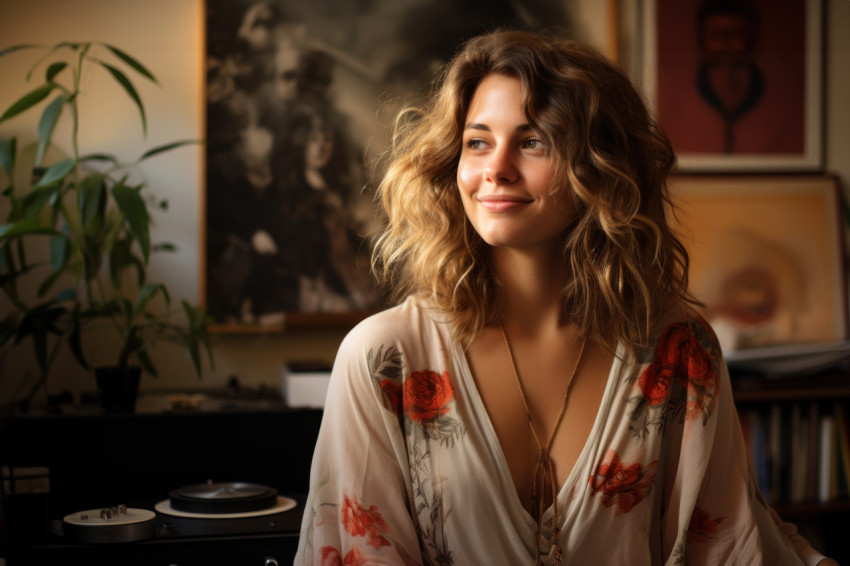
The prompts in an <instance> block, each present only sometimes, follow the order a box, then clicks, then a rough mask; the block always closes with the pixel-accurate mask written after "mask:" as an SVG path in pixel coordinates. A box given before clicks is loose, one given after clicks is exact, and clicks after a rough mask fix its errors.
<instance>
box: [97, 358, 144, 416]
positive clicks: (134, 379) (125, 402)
mask: <svg viewBox="0 0 850 566" xmlns="http://www.w3.org/2000/svg"><path fill="white" fill-rule="evenodd" d="M94 375H95V379H96V380H97V390H98V393H99V394H100V405H101V406H102V407H103V410H104V411H106V412H107V413H132V412H133V411H135V410H136V395H137V394H138V393H139V378H140V377H141V375H142V370H141V368H138V367H128V368H126V369H123V370H122V369H121V368H117V367H101V368H95V370H94Z"/></svg>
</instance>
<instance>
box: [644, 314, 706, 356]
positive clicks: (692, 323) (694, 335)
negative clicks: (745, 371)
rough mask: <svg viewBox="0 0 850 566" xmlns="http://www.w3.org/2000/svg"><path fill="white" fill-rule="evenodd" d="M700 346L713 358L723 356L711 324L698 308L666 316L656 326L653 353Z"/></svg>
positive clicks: (651, 346) (651, 343) (651, 344)
mask: <svg viewBox="0 0 850 566" xmlns="http://www.w3.org/2000/svg"><path fill="white" fill-rule="evenodd" d="M686 344H690V345H691V346H699V347H700V348H701V349H702V350H704V351H705V352H707V353H709V354H711V355H712V356H717V357H720V356H721V355H722V352H721V348H720V342H719V341H718V339H717V335H716V333H715V332H714V328H713V327H712V326H711V323H710V322H709V321H708V320H707V319H706V318H705V316H704V315H703V314H702V313H701V312H700V311H699V310H697V309H696V308H693V307H690V306H688V307H684V308H682V309H678V310H677V311H676V312H672V313H670V314H668V315H666V316H665V317H664V318H663V319H662V320H661V321H660V322H659V324H658V325H657V326H656V332H655V333H654V337H653V339H652V340H651V341H650V348H651V350H652V352H653V353H655V352H658V351H659V350H664V351H669V350H670V349H671V348H672V349H679V348H682V347H685V345H686Z"/></svg>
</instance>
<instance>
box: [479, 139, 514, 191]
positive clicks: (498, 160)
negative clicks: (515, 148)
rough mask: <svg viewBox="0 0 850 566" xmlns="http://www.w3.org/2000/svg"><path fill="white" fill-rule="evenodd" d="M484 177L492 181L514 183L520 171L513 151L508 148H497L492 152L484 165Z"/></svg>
mask: <svg viewBox="0 0 850 566" xmlns="http://www.w3.org/2000/svg"><path fill="white" fill-rule="evenodd" d="M484 177H485V178H486V180H487V181H488V182H490V183H495V184H501V183H513V182H514V181H516V180H517V177H518V173H517V168H516V164H515V163H514V160H513V156H512V155H511V152H510V151H509V150H508V149H506V148H497V149H495V150H493V152H492V153H491V154H490V156H489V158H488V160H487V164H486V166H485V167H484Z"/></svg>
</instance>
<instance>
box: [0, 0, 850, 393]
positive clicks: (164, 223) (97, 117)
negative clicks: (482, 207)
mask: <svg viewBox="0 0 850 566" xmlns="http://www.w3.org/2000/svg"><path fill="white" fill-rule="evenodd" d="M583 1H589V3H588V6H593V11H589V12H588V14H591V13H592V14H594V15H596V14H599V13H600V8H599V7H600V5H602V3H600V2H593V1H592V0H583ZM825 10H826V18H825V19H826V22H827V30H826V38H827V42H828V43H827V45H828V49H827V60H826V62H827V69H826V74H827V76H828V83H827V90H826V104H827V107H826V111H827V120H826V122H827V138H826V141H827V145H826V147H827V149H826V166H827V169H828V170H831V171H835V172H837V173H838V174H839V175H840V176H841V177H842V179H844V186H845V188H846V186H847V179H850V151H849V150H850V111H849V110H848V108H847V104H846V101H847V100H850V76H848V73H847V69H848V68H850V3H848V2H847V0H826V9H825ZM601 12H603V14H602V15H603V16H604V17H605V18H607V14H606V13H604V12H605V10H601ZM588 17H591V16H588ZM599 19H601V18H600V17H599V16H597V17H596V21H597V22H598V21H599ZM606 26H607V22H605V23H604V24H600V25H599V28H598V29H594V30H593V31H591V32H590V34H589V35H594V34H597V33H605V30H606V29H607V28H606ZM61 40H70V41H87V40H97V41H103V42H107V43H112V44H114V45H116V46H118V47H120V48H122V49H124V50H126V51H128V52H129V53H131V54H133V55H135V56H137V57H138V58H140V59H141V61H142V62H143V63H144V64H145V65H147V66H148V67H149V68H150V69H151V70H152V71H153V72H154V73H155V74H156V75H157V76H158V78H159V82H160V86H154V85H149V84H144V83H142V82H141V81H136V83H137V87H138V88H139V91H140V94H141V96H142V98H143V99H144V100H145V103H146V106H147V109H148V114H149V124H148V136H147V139H145V138H143V137H142V135H141V131H140V128H139V127H138V116H137V115H136V114H135V110H134V108H133V107H132V105H131V104H130V103H129V102H128V101H127V100H126V97H124V96H123V95H119V96H114V95H115V94H116V93H117V91H116V90H115V89H116V88H117V87H114V85H112V84H110V82H111V79H108V78H107V77H105V76H104V75H102V74H100V73H98V74H92V76H89V77H87V78H86V81H88V82H87V85H88V86H89V88H90V90H91V94H90V95H87V96H86V97H85V99H84V100H83V101H81V113H82V115H83V119H84V121H85V123H86V130H85V131H83V132H82V148H81V150H82V151H83V152H85V151H87V150H94V149H98V150H103V149H104V148H108V149H109V150H110V151H112V152H114V153H116V154H117V155H118V156H119V157H121V158H122V159H127V160H131V159H133V158H135V157H136V156H138V155H140V154H141V153H142V152H143V151H144V150H145V149H146V148H149V147H152V146H154V145H158V144H160V143H166V142H170V141H174V140H178V139H186V138H201V137H202V136H203V107H202V100H203V53H202V51H203V1H202V0H145V1H144V2H129V1H126V0H124V1H118V2H116V1H115V0H74V1H73V2H67V1H64V0H27V1H26V2H24V1H23V0H0V49H2V48H4V47H7V46H9V45H14V44H18V43H43V44H53V43H55V42H57V41H61ZM30 61H31V58H30V55H28V54H27V52H23V53H15V54H11V55H7V56H6V57H3V58H0V76H3V77H4V80H3V82H2V83H0V109H5V108H6V107H8V105H9V104H11V102H12V101H14V100H15V99H17V97H19V96H20V95H21V94H22V93H23V92H26V90H27V88H28V85H26V84H24V83H23V81H19V80H17V79H16V77H21V76H22V75H23V73H24V72H25V69H26V68H27V66H28V64H29V63H30ZM34 123H35V120H29V121H27V120H25V119H24V118H23V117H19V118H18V119H15V120H13V121H10V122H9V123H8V124H4V125H3V126H2V135H4V136H7V135H16V136H18V137H19V138H22V139H23V138H26V139H29V140H32V139H33V138H34ZM116 125H117V127H116ZM57 135H59V136H61V135H62V133H61V131H60V132H59V133H58V134H57ZM202 160H203V152H202V149H201V148H200V147H188V148H182V149H180V150H178V151H175V152H172V153H170V154H165V155H163V156H161V157H158V158H156V159H155V160H151V161H149V162H147V163H146V164H145V165H144V166H143V168H142V172H143V174H144V176H145V178H146V180H147V182H148V184H149V186H150V187H151V188H153V189H154V191H155V192H156V193H157V194H158V195H160V196H165V197H167V198H168V199H169V201H170V210H169V211H168V212H165V213H163V214H160V215H159V216H157V217H156V218H155V221H156V233H155V237H156V239H157V240H158V241H170V242H173V243H174V244H176V246H177V248H178V251H177V253H174V254H165V255H161V256H159V257H158V258H156V259H155V260H154V263H153V267H152V272H151V278H152V279H153V280H162V281H165V282H166V283H167V284H168V286H169V288H170V289H171V291H172V294H173V296H172V300H175V301H179V300H180V299H182V298H186V299H188V300H189V301H193V302H195V301H197V300H198V288H199V279H200V277H199V271H200V266H201V248H200V246H201V241H202V240H201V231H202V226H201V202H202V201H201V197H202V190H203V180H202V163H203V161H202ZM0 214H5V211H0ZM0 308H2V304H0ZM343 335H344V332H343V331H341V330H337V331H331V332H319V331H311V332H305V333H299V334H270V335H236V336H233V335H228V336H222V337H221V338H220V341H219V344H218V346H217V350H216V364H217V365H216V368H215V370H214V371H212V370H210V371H207V372H206V374H205V377H204V379H203V380H202V381H201V382H198V381H196V379H195V376H194V374H193V371H192V367H191V364H190V363H189V361H188V359H187V358H186V356H185V355H184V353H183V352H182V351H181V350H179V349H176V348H172V347H169V346H167V345H163V346H158V347H157V351H156V352H154V355H155V360H156V361H157V362H158V366H159V368H160V372H161V376H160V378H159V379H156V380H155V379H152V378H145V379H144V380H143V383H142V387H143V388H145V389H160V388H161V389H187V388H188V389H192V388H207V387H221V386H222V385H223V384H224V383H225V381H226V380H227V378H228V377H229V376H230V375H233V374H235V375H238V376H239V377H240V379H241V380H242V382H243V383H245V384H248V385H257V384H260V383H263V384H267V385H270V386H277V385H278V383H279V375H280V368H281V366H282V364H283V363H284V362H285V361H286V360H288V359H293V358H320V359H324V360H326V361H332V359H333V356H334V352H335V351H336V348H337V346H338V344H339V341H340V340H341V339H342V337H343ZM101 349H102V350H104V351H106V350H108V340H107V339H104V346H103V347H102V348H101ZM93 353H95V354H99V353H100V352H93ZM59 365H60V367H61V369H62V371H60V372H59V373H58V375H57V376H56V377H55V378H53V379H52V380H51V383H50V384H49V391H50V392H51V393H57V392H59V391H62V390H64V389H67V390H70V391H72V392H75V393H76V392H79V391H85V390H91V389H92V388H93V384H92V383H91V378H90V377H88V376H87V375H86V373H85V371H83V370H81V369H79V368H78V367H77V366H76V364H75V363H74V362H73V361H72V360H71V359H69V358H68V357H66V358H62V359H60V360H59ZM33 372H34V363H33V361H32V359H31V355H30V354H29V350H28V349H16V350H13V351H12V352H7V353H6V354H5V355H2V356H0V403H5V402H8V401H9V400H12V399H17V398H19V397H21V396H22V395H24V394H26V392H27V391H28V389H29V383H31V381H28V380H31V377H32V373H33Z"/></svg>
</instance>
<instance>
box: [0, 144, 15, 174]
mask: <svg viewBox="0 0 850 566" xmlns="http://www.w3.org/2000/svg"><path fill="white" fill-rule="evenodd" d="M16 148H17V140H16V139H15V138H11V139H7V140H6V139H0V168H2V169H3V170H4V171H5V172H6V176H7V177H9V180H10V181H14V179H13V178H12V177H13V176H14V172H15V153H16V151H17V149H16Z"/></svg>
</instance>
